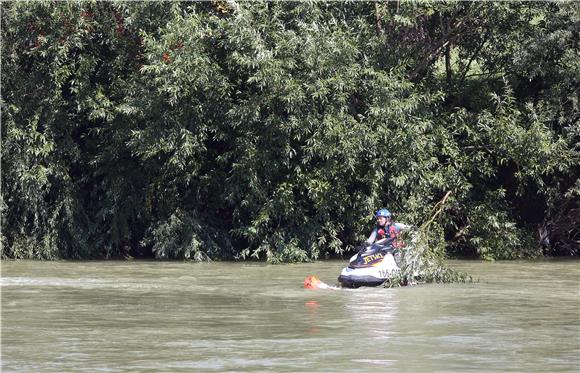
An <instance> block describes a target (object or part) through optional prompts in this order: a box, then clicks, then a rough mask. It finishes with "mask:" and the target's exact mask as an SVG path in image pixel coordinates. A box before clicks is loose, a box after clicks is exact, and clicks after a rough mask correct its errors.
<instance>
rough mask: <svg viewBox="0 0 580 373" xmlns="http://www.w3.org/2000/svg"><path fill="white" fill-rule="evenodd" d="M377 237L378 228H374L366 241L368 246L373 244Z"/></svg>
mask: <svg viewBox="0 0 580 373" xmlns="http://www.w3.org/2000/svg"><path fill="white" fill-rule="evenodd" d="M376 238H377V228H375V229H373V231H372V232H371V235H370V236H369V238H367V240H366V241H365V244H366V245H367V246H370V245H372V244H373V243H374V242H375V239H376Z"/></svg>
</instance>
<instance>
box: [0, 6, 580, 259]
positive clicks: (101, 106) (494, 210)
mask: <svg viewBox="0 0 580 373" xmlns="http://www.w3.org/2000/svg"><path fill="white" fill-rule="evenodd" d="M1 7H2V9H1V10H2V15H1V17H2V31H1V32H2V46H1V48H2V77H1V79H2V103H1V104H2V175H1V178H2V200H1V204H2V205H1V208H2V222H1V223H2V227H1V228H2V229H1V235H0V239H1V242H2V257H4V258H36V259H58V258H83V259H84V258H126V257H155V258H160V259H161V258H168V259H191V260H204V259H207V258H212V259H235V258H258V259H260V260H268V261H269V262H273V263H275V262H289V261H306V260H310V259H316V258H325V257H329V256H337V255H342V254H345V253H347V252H352V251H353V250H354V246H355V245H356V243H358V242H360V241H361V240H363V239H364V238H365V236H366V235H367V234H368V233H369V232H370V229H371V227H372V225H373V224H374V223H373V215H372V214H373V212H374V211H376V210H377V209H378V208H380V207H384V206H386V207H388V208H389V209H390V210H391V211H393V212H394V213H395V220H397V221H402V222H406V223H410V224H413V225H416V226H422V225H425V224H426V223H429V224H427V225H428V232H426V234H427V235H429V236H428V237H429V239H430V240H432V241H433V240H434V241H435V242H432V243H430V245H432V246H433V247H436V248H437V250H439V251H438V252H441V251H442V252H443V254H446V255H452V256H470V257H479V258H483V259H514V258H527V257H537V256H541V255H577V254H579V252H580V249H579V245H578V242H579V240H580V228H579V226H578V221H580V219H579V214H580V208H579V206H578V201H579V194H580V182H579V177H578V176H579V174H580V173H579V167H578V160H579V157H578V156H579V154H578V151H579V148H578V140H579V136H580V126H579V124H578V123H579V119H580V116H579V110H578V97H579V96H578V77H579V76H580V58H579V51H578V45H579V35H578V30H580V5H579V3H575V2H436V3H420V2H385V3H383V2H344V3H343V2H236V1H213V2H183V3H181V2H43V1H35V2H3V3H2V4H1ZM448 193H449V194H448ZM446 195H448V198H447V199H446V201H445V204H444V205H437V204H438V203H439V202H440V201H441V200H442V199H443V197H444V196H446ZM440 206H443V210H442V211H441V212H440V213H438V214H437V215H436V218H435V219H432V220H430V218H431V217H432V216H433V211H434V209H437V208H439V207H440ZM438 255H439V254H438Z"/></svg>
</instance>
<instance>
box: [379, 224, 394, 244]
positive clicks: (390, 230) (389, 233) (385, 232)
mask: <svg viewBox="0 0 580 373" xmlns="http://www.w3.org/2000/svg"><path fill="white" fill-rule="evenodd" d="M398 233H399V231H398V230H397V227H396V226H395V225H394V224H389V225H385V226H384V227H381V226H379V225H377V238H376V240H377V241H378V240H382V239H383V238H387V237H390V238H396V237H397V236H398Z"/></svg>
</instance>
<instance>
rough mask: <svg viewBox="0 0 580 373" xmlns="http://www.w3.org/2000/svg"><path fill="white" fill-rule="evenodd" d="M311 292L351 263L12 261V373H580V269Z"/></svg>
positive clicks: (531, 269) (564, 264) (6, 274)
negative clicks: (310, 282)
mask: <svg viewBox="0 0 580 373" xmlns="http://www.w3.org/2000/svg"><path fill="white" fill-rule="evenodd" d="M449 264H450V265H451V266H452V267H454V268H457V269H460V270H463V271H467V272H468V273H470V274H472V275H474V276H476V277H478V278H479V282H478V283H473V284H453V285H422V286H413V287H406V288H398V289H384V288H361V289H356V290H347V289H341V290H307V289H303V288H302V282H303V280H304V278H305V277H306V276H307V275H309V274H315V275H317V276H318V277H320V278H321V279H322V280H323V281H325V282H327V283H335V281H336V277H337V275H338V273H339V271H340V269H341V267H342V266H343V265H344V262H338V261H328V262H318V263H310V264H296V265H280V266H269V265H264V264H253V263H250V264H248V263H181V262H147V261H133V262H114V261H111V262H38V261H19V262H11V261H4V262H2V263H1V270H2V279H1V291H2V293H1V296H2V315H1V316H2V319H1V332H2V343H1V347H2V351H1V357H2V372H191V371H200V372H215V371H217V372H223V371H275V372H333V371H334V372H385V371H389V372H474V371H478V372H578V371H580V262H579V261H577V260H544V261H537V262H523V261H522V262H495V263H485V262H476V261H451V262H449Z"/></svg>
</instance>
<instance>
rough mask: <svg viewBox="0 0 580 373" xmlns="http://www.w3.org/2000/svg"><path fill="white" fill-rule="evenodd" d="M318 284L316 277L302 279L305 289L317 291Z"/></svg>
mask: <svg viewBox="0 0 580 373" xmlns="http://www.w3.org/2000/svg"><path fill="white" fill-rule="evenodd" d="M319 284H320V280H319V279H318V277H316V276H308V277H306V278H305V279H304V288H305V289H318V285H319Z"/></svg>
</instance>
